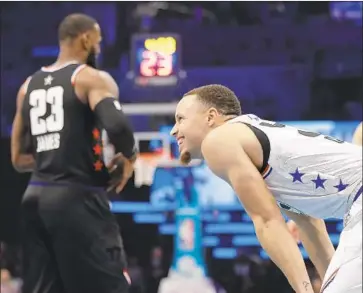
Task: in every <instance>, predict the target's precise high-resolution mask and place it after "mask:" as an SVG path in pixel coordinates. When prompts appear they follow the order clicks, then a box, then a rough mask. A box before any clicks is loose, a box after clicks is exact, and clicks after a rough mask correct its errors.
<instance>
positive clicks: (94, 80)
mask: <svg viewBox="0 0 363 293" xmlns="http://www.w3.org/2000/svg"><path fill="white" fill-rule="evenodd" d="M77 84H78V85H79V87H78V90H77V87H76V93H77V94H78V95H79V96H80V97H83V98H84V99H85V102H87V103H88V105H89V107H90V108H91V110H92V111H93V112H94V113H95V115H96V117H97V119H98V121H99V122H100V123H101V126H102V128H103V129H104V130H106V132H107V135H108V137H109V140H110V142H111V144H112V145H113V146H114V148H115V152H116V156H115V157H114V158H113V160H112V161H111V163H110V165H109V166H108V167H109V170H110V173H112V175H115V176H113V177H114V178H113V179H115V178H116V179H115V180H114V181H113V183H111V188H110V189H113V188H114V187H116V192H120V191H121V190H122V189H123V187H124V186H125V185H126V183H127V181H128V180H129V178H130V177H131V176H132V173H133V169H134V163H135V161H136V156H137V149H136V146H135V139H134V133H133V130H132V128H131V125H130V123H129V121H128V119H127V117H126V115H125V114H124V113H123V111H122V108H121V105H120V103H119V101H118V97H119V90H118V86H117V84H116V82H115V81H114V79H113V78H112V77H111V76H110V75H109V74H108V73H107V72H104V71H99V70H95V69H93V68H90V67H86V68H85V69H84V70H82V71H81V72H80V74H79V77H77ZM119 177H121V178H119Z"/></svg>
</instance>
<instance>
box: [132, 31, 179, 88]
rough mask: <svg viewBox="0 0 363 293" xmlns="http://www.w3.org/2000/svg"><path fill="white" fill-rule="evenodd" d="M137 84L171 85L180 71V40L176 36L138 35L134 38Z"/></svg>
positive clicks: (134, 62)
mask: <svg viewBox="0 0 363 293" xmlns="http://www.w3.org/2000/svg"><path fill="white" fill-rule="evenodd" d="M132 51H133V54H132V59H133V62H132V63H133V64H132V67H133V72H134V77H135V82H136V83H137V84H141V85H142V84H144V85H169V84H175V83H176V82H177V76H178V73H179V70H180V38H179V36H178V35H176V34H162V35H161V34H141V35H140V34H138V35H134V36H133V38H132Z"/></svg>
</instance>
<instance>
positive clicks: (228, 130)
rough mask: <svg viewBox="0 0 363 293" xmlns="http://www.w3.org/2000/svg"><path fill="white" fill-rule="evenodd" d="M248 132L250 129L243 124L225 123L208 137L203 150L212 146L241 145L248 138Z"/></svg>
mask: <svg viewBox="0 0 363 293" xmlns="http://www.w3.org/2000/svg"><path fill="white" fill-rule="evenodd" d="M248 131H249V130H248V127H247V126H246V125H245V124H243V123H224V124H223V125H220V126H218V127H216V128H215V129H213V130H212V131H210V132H209V133H208V134H207V135H206V137H205V138H204V140H203V143H202V150H203V149H206V148H209V147H210V146H213V147H216V146H217V147H218V146H221V147H223V146H225V145H236V144H239V145H241V142H242V141H243V140H244V139H245V138H247V137H248V135H249V134H248Z"/></svg>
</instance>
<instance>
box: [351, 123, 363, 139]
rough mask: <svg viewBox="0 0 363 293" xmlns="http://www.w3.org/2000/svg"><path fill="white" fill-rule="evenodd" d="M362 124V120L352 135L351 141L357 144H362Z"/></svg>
mask: <svg viewBox="0 0 363 293" xmlns="http://www.w3.org/2000/svg"><path fill="white" fill-rule="evenodd" d="M362 124H363V123H362V122H361V123H359V125H358V127H357V129H356V130H355V132H354V135H353V143H354V144H357V145H362V144H363V138H362V132H363V126H362Z"/></svg>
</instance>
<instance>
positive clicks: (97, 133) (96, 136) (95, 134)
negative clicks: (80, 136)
mask: <svg viewBox="0 0 363 293" xmlns="http://www.w3.org/2000/svg"><path fill="white" fill-rule="evenodd" d="M92 135H93V139H94V140H99V139H100V131H99V130H98V129H97V128H95V129H93V131H92Z"/></svg>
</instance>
